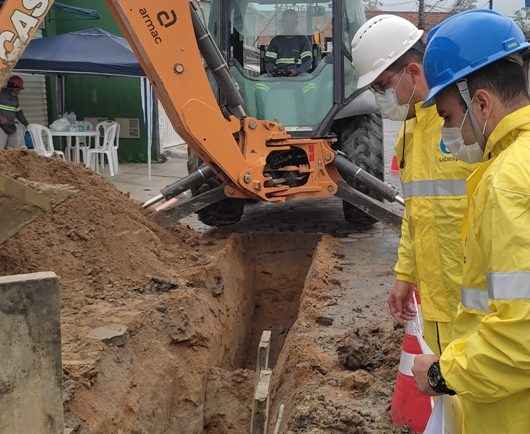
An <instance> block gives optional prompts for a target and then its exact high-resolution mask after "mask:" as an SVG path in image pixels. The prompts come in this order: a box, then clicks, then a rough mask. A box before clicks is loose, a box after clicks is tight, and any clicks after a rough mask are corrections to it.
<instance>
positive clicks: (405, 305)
mask: <svg viewBox="0 0 530 434" xmlns="http://www.w3.org/2000/svg"><path fill="white" fill-rule="evenodd" d="M414 289H415V285H414V284H412V283H409V282H404V281H403V280H397V279H396V281H395V283H394V286H393V287H392V289H391V290H390V293H389V294H388V307H389V308H390V314H391V315H392V317H393V318H394V319H395V320H396V321H399V322H404V321H410V320H411V319H414V318H415V317H416V310H415V309H414V301H413V298H412V294H413V292H414Z"/></svg>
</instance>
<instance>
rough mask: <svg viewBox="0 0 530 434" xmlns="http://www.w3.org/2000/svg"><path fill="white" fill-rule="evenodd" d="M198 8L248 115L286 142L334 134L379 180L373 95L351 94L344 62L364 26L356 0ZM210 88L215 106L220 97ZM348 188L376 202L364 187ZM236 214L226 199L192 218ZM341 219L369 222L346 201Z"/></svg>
mask: <svg viewBox="0 0 530 434" xmlns="http://www.w3.org/2000/svg"><path fill="white" fill-rule="evenodd" d="M199 5H200V10H201V13H202V18H203V21H204V22H205V23H206V24H207V27H208V30H209V32H210V33H211V34H212V36H213V37H214V39H215V41H216V43H217V46H218V47H219V49H220V51H221V53H222V55H223V57H224V58H225V60H226V62H227V64H228V66H229V70H230V74H231V75H232V77H233V79H234V80H235V82H236V83H237V85H238V87H239V91H240V93H241V95H242V97H243V101H244V103H245V110H246V112H247V114H248V115H249V116H252V117H255V118H257V119H260V120H267V119H269V120H275V121H278V122H280V123H281V124H282V125H283V126H284V127H285V129H286V130H287V132H288V133H289V134H291V135H292V136H293V137H300V138H304V137H328V136H335V137H336V142H335V145H334V146H335V148H336V150H340V151H342V152H344V153H345V154H346V155H347V156H348V158H349V159H350V160H351V161H353V162H355V163H356V164H358V165H359V166H360V167H362V168H363V169H365V170H367V171H368V172H369V173H371V174H373V175H375V176H376V177H378V178H379V179H383V168H384V164H383V142H382V137H383V135H382V122H381V118H380V115H379V114H378V113H377V108H376V105H375V101H374V99H373V95H372V94H371V93H370V92H369V91H365V90H363V89H358V88H357V74H356V71H355V68H354V65H352V61H351V50H350V44H351V40H352V38H353V36H354V34H355V32H356V31H357V29H358V28H359V27H360V26H361V25H362V24H363V23H364V22H365V20H366V18H365V12H364V6H363V2H362V0H211V1H208V2H206V1H203V2H200V3H199ZM287 18H288V19H287ZM212 86H214V87H215V84H214V81H213V80H212ZM215 90H216V92H217V95H218V99H219V101H220V103H221V104H222V102H223V99H224V98H225V96H224V95H223V94H222V92H220V91H219V90H218V89H215ZM188 163H189V164H188V166H189V169H190V172H192V171H194V170H196V169H197V168H198V167H199V165H200V162H199V161H198V159H197V157H196V156H194V155H193V154H190V159H189V162H188ZM204 188H205V187H204ZM204 188H203V189H204ZM356 188H358V189H360V190H361V191H363V192H364V193H367V194H370V195H372V196H373V197H376V194H375V193H373V192H370V191H369V190H367V189H366V188H365V187H364V186H361V185H359V186H356ZM372 193H373V194H372ZM376 198H377V197H376ZM242 212H243V204H242V202H241V201H239V202H238V201H237V200H236V201H234V200H227V201H224V202H223V203H221V204H218V205H215V206H212V207H207V208H205V209H203V210H201V211H200V212H199V213H198V214H199V218H200V219H201V220H202V221H203V222H205V223H207V224H209V225H215V226H217V225H219V224H230V223H234V222H235V221H237V220H238V219H239V218H240V216H241V214H242ZM344 214H345V217H346V220H348V221H350V222H351V223H354V224H356V225H358V226H370V225H371V224H372V223H374V222H375V220H373V219H371V218H370V217H368V216H367V215H366V214H364V213H363V212H362V211H361V210H359V209H357V208H355V207H353V206H352V205H350V204H349V203H347V202H345V203H344Z"/></svg>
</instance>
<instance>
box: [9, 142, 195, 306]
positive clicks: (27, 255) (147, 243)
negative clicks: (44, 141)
mask: <svg viewBox="0 0 530 434" xmlns="http://www.w3.org/2000/svg"><path fill="white" fill-rule="evenodd" d="M0 173H3V174H4V175H8V176H11V177H14V178H23V179H26V180H29V181H34V182H41V183H47V184H52V185H56V184H68V185H70V186H73V187H74V188H75V189H76V190H77V192H76V193H75V194H74V195H72V196H71V197H70V198H69V199H67V200H66V201H65V202H63V203H61V204H60V205H58V206H56V207H55V208H54V209H53V212H51V213H48V214H46V215H43V216H41V217H39V218H37V219H36V220H35V221H34V222H32V223H31V224H30V225H28V226H27V227H25V228H24V229H23V230H22V231H20V232H19V233H18V234H17V235H16V236H15V237H13V238H11V239H10V240H8V241H7V242H6V243H5V244H4V245H3V246H2V249H0V274H3V275H5V274H18V273H31V272H36V271H48V270H53V271H54V272H55V273H56V274H58V275H59V277H60V278H61V282H62V284H63V289H64V291H63V302H64V303H65V304H66V305H70V304H72V305H76V306H78V307H79V306H82V305H84V304H86V302H87V300H90V299H107V300H110V301H112V299H116V298H118V297H120V296H122V295H123V292H124V291H129V290H130V289H131V288H140V289H141V288H143V287H144V286H146V285H148V284H149V282H150V280H151V279H155V286H156V282H158V281H160V280H162V281H166V282H167V281H169V282H170V284H171V282H174V281H175V279H176V278H177V277H178V276H177V270H178V268H181V267H186V266H189V265H193V264H196V263H197V262H199V261H200V259H199V254H198V253H197V249H196V248H197V246H198V245H199V241H198V237H197V236H196V235H195V233H194V232H193V231H192V230H191V229H189V228H186V227H183V226H177V227H175V228H174V229H173V230H172V231H169V230H165V229H162V228H161V227H160V226H158V225H156V224H155V223H153V222H152V221H151V220H150V219H149V218H148V216H147V215H146V213H144V212H142V210H141V209H140V207H139V206H138V204H136V203H135V202H133V201H132V200H130V199H129V197H128V196H127V195H126V194H123V193H121V192H119V191H118V190H116V189H115V188H114V187H113V186H112V185H111V184H110V183H108V182H107V181H105V180H104V179H103V178H102V177H100V176H98V175H96V174H94V173H93V172H91V171H89V170H87V169H85V168H83V167H80V166H74V165H71V164H67V163H65V162H63V161H61V160H57V159H49V158H40V157H38V156H37V155H36V154H34V153H32V152H28V151H1V152H0ZM150 286H152V285H150ZM162 286H164V285H162Z"/></svg>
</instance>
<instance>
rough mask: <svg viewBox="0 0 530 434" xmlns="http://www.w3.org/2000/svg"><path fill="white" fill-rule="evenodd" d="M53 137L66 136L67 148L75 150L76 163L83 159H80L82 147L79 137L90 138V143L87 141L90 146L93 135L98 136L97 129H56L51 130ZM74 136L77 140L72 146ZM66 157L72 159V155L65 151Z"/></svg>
mask: <svg viewBox="0 0 530 434" xmlns="http://www.w3.org/2000/svg"><path fill="white" fill-rule="evenodd" d="M50 132H51V134H52V137H66V147H67V149H72V150H73V151H74V159H73V161H74V162H75V163H79V162H80V161H81V159H80V155H79V154H80V152H81V148H80V146H79V141H80V140H79V139H80V138H82V137H84V138H88V143H86V145H87V146H89V147H90V141H91V140H92V137H94V138H96V137H97V136H98V132H97V131H95V130H94V131H54V130H50ZM72 138H73V139H74V140H75V142H74V146H73V147H72ZM65 157H66V159H67V160H70V155H67V153H66V152H65Z"/></svg>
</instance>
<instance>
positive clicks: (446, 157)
mask: <svg viewBox="0 0 530 434" xmlns="http://www.w3.org/2000/svg"><path fill="white" fill-rule="evenodd" d="M440 152H441V153H442V156H441V157H440V158H438V161H439V162H440V163H444V162H446V161H456V160H457V159H456V158H455V157H454V155H453V154H451V151H449V148H448V147H447V145H446V144H445V143H444V141H443V140H440Z"/></svg>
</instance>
